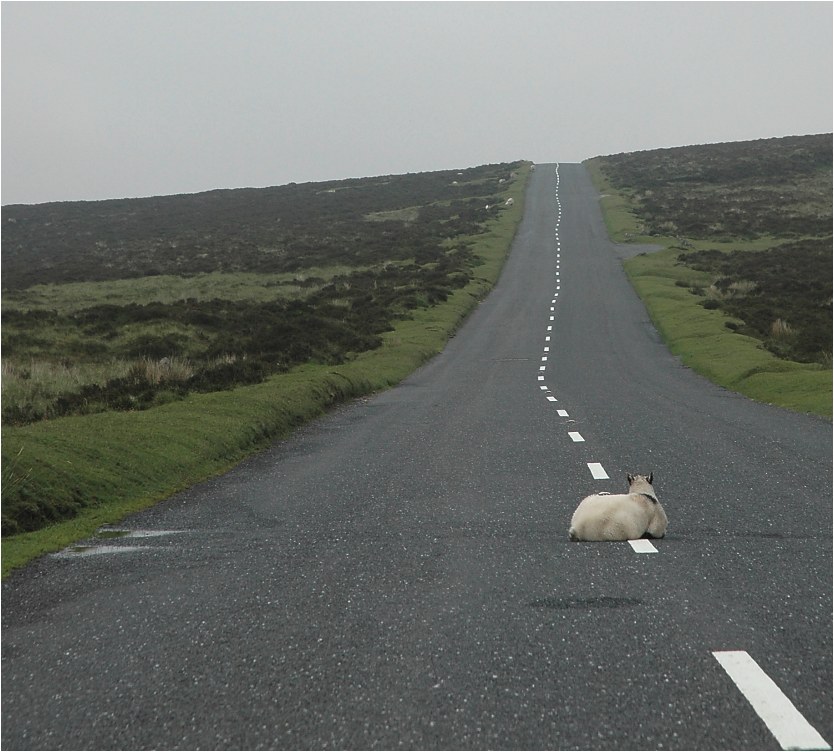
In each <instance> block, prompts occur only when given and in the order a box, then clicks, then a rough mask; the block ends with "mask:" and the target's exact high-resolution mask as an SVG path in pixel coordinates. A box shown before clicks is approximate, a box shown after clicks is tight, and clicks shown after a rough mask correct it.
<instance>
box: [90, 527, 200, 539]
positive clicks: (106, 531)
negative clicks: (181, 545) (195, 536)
mask: <svg viewBox="0 0 834 752" xmlns="http://www.w3.org/2000/svg"><path fill="white" fill-rule="evenodd" d="M185 532H187V531H185V530H124V529H120V528H100V529H99V530H97V531H96V538H105V539H107V538H159V537H161V536H164V535H179V534H180V533H185Z"/></svg>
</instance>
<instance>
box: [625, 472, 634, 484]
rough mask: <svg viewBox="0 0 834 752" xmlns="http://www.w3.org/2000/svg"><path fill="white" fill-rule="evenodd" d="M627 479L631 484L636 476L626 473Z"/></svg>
mask: <svg viewBox="0 0 834 752" xmlns="http://www.w3.org/2000/svg"><path fill="white" fill-rule="evenodd" d="M626 478H628V482H629V483H631V482H632V481H633V480H634V476H633V475H632V474H631V473H626Z"/></svg>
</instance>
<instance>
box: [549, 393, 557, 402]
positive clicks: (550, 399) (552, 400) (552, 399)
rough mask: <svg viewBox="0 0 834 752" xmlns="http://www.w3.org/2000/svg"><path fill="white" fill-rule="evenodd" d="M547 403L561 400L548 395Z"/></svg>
mask: <svg viewBox="0 0 834 752" xmlns="http://www.w3.org/2000/svg"><path fill="white" fill-rule="evenodd" d="M547 401H548V402H558V401H559V400H557V399H556V398H555V397H553V396H551V395H549V394H548V395H547Z"/></svg>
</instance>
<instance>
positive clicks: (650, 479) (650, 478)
mask: <svg viewBox="0 0 834 752" xmlns="http://www.w3.org/2000/svg"><path fill="white" fill-rule="evenodd" d="M652 478H654V473H653V472H651V473H649V483H650V484H651V482H652Z"/></svg>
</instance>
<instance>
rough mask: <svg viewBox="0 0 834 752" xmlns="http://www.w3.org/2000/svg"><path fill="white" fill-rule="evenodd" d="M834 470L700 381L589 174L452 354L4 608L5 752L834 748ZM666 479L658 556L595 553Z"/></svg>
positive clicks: (823, 456)
mask: <svg viewBox="0 0 834 752" xmlns="http://www.w3.org/2000/svg"><path fill="white" fill-rule="evenodd" d="M831 453H832V445H831V424H830V423H828V422H826V421H823V420H821V419H817V418H812V417H805V416H801V415H797V414H793V413H789V412H786V411H783V410H779V409H776V408H772V407H769V406H766V405H760V404H757V403H755V402H752V401H750V400H748V399H746V398H743V397H740V396H738V395H735V394H733V393H730V392H728V391H725V390H723V389H721V388H718V387H716V386H714V385H712V384H710V383H708V382H707V381H705V380H703V379H702V378H700V377H698V376H696V375H695V374H694V373H692V372H691V371H689V370H687V369H686V368H684V367H682V366H681V365H680V363H679V362H678V361H677V360H676V359H675V358H673V357H672V356H671V355H670V354H669V353H668V351H667V350H666V348H665V347H664V346H663V345H662V343H661V342H660V340H659V338H658V335H657V333H656V332H655V330H654V328H653V327H652V325H651V323H650V322H649V319H648V316H647V314H646V312H645V309H644V308H643V306H642V304H641V303H640V302H639V300H638V299H637V298H636V296H635V294H634V292H633V291H632V288H631V287H630V285H629V283H628V282H627V280H626V278H625V276H624V274H623V271H622V267H621V262H620V261H619V259H618V253H617V249H615V248H614V247H613V246H612V245H611V244H610V242H609V241H608V239H607V236H606V234H605V230H604V227H603V225H602V221H601V218H600V213H599V208H598V196H597V195H596V193H595V191H594V189H593V188H592V186H591V183H590V181H589V179H588V176H587V173H586V171H585V169H584V168H583V167H582V166H581V165H573V164H565V165H560V166H558V170H557V166H556V165H539V166H538V167H537V169H536V171H535V173H534V174H533V176H532V181H531V185H530V189H529V192H528V197H527V203H526V209H525V217H524V220H523V223H522V225H521V227H520V229H519V233H518V235H517V238H516V242H515V244H514V248H513V251H512V254H511V257H510V259H509V260H508V262H507V265H506V267H505V270H504V273H503V275H502V277H501V279H500V281H499V284H498V286H497V287H496V289H495V291H494V292H493V293H492V295H490V297H489V298H487V299H486V300H485V301H484V302H483V303H482V304H481V305H480V306H479V308H478V309H477V311H476V312H475V313H474V314H473V315H472V317H471V318H470V319H469V320H468V322H467V323H466V325H465V326H464V327H463V328H462V329H461V330H460V331H459V333H458V334H457V336H456V337H454V339H453V340H452V341H451V342H450V343H449V346H448V347H447V348H446V350H445V351H444V352H443V353H442V354H441V355H439V356H438V357H437V358H435V359H434V360H432V361H431V362H430V363H429V364H428V365H426V366H425V367H424V368H422V369H421V370H419V371H418V372H416V373H415V374H413V375H412V376H411V377H410V378H409V379H407V380H406V381H405V382H403V384H402V385H400V386H399V387H398V388H396V389H393V390H390V391H388V392H386V393H383V394H380V395H378V396H376V397H374V398H372V399H367V400H361V401H358V402H356V403H353V404H351V405H349V406H346V407H344V408H341V409H339V410H337V411H336V412H334V413H333V414H331V415H330V416H328V417H326V418H325V419H323V420H320V421H318V422H316V423H315V424H313V425H310V426H308V427H306V428H304V429H302V430H300V431H299V432H298V433H297V435H295V436H294V437H293V438H291V439H290V440H288V441H285V442H282V443H280V444H277V445H276V446H275V447H274V448H272V449H270V450H269V451H266V452H264V453H262V454H261V455H259V456H257V457H255V458H252V459H250V460H249V461H247V462H245V463H243V464H242V465H241V466H239V467H238V468H237V469H236V470H234V471H233V472H231V473H229V474H227V475H225V476H223V477H219V478H216V479H213V480H211V481H208V482H206V483H203V484H201V485H199V486H196V487H194V488H192V489H191V490H189V491H187V492H185V493H182V494H179V495H177V496H175V497H173V498H171V499H170V500H168V501H167V502H164V503H162V504H160V505H159V506H157V507H155V508H154V509H152V510H149V511H147V512H144V513H141V514H137V515H135V516H133V517H131V518H129V519H128V520H127V521H126V522H125V525H124V527H125V528H130V529H132V530H134V531H136V532H137V534H136V535H134V536H132V537H119V538H113V539H110V540H106V541H91V542H90V543H96V542H97V543H100V544H101V543H104V544H106V545H107V546H108V548H101V549H97V548H90V549H86V550H82V551H80V552H77V553H66V554H64V555H59V556H50V557H46V558H44V559H42V560H40V561H39V562H35V563H34V564H32V565H30V566H29V567H27V568H25V569H23V570H20V571H18V572H16V573H15V574H14V575H12V576H11V577H10V578H9V579H8V580H7V581H6V582H4V583H3V604H2V605H3V610H2V622H3V635H2V641H3V652H2V659H3V672H2V690H3V691H2V706H3V707H2V721H3V723H2V742H3V747H4V749H42V748H48V749H101V748H106V749H197V748H202V749H224V748H225V749H282V748H291V749H386V750H391V749H487V748H492V749H522V748H523V749H690V750H698V749H739V750H742V749H751V750H753V749H780V747H781V746H791V745H794V744H797V745H799V746H810V745H812V744H813V743H814V741H815V739H817V738H818V737H814V734H818V735H819V734H821V735H822V737H823V741H824V743H825V744H830V743H831V741H832V729H831V719H832V701H831V694H832V691H831V688H832V674H831V667H832V661H831V634H832V631H831V627H832V624H831V614H832V600H831V571H832V570H831V565H832V559H831V542H832V526H831V518H832V511H831V498H832V479H831V456H832V454H831ZM649 471H653V472H654V474H655V489H656V490H657V492H658V495H659V496H660V499H661V501H662V502H663V505H664V507H665V509H666V511H667V513H668V515H669V519H670V527H669V534H668V536H667V537H666V538H665V539H664V540H661V541H655V542H654V548H656V552H653V553H638V552H636V551H635V550H634V549H633V548H632V546H631V545H629V544H628V543H604V544H590V543H571V542H569V540H568V536H567V530H568V525H569V521H570V517H571V514H572V512H573V510H574V508H575V507H576V505H577V504H578V502H579V500H580V499H581V498H582V496H583V495H585V494H587V493H590V492H592V491H595V490H604V491H612V492H615V491H620V490H624V489H625V485H626V483H625V474H626V473H627V472H640V473H645V472H649ZM595 476H596V477H595ZM605 476H607V477H605ZM729 651H734V652H733V653H732V654H731V656H729V657H728V656H727V653H728V652H729ZM735 651H737V652H735ZM745 656H746V657H745ZM719 660H721V661H722V662H719ZM724 663H726V664H728V665H729V666H730V668H725V667H724V665H723V664H724ZM751 663H752V665H753V666H754V667H756V668H758V669H760V671H761V672H763V675H764V677H765V678H764V679H763V678H762V676H761V675H760V674H758V673H756V671H755V669H753V668H751V667H750V666H751ZM736 666H738V667H740V668H738V672H739V673H738V675H736V676H734V678H731V675H730V671H735V670H736V669H735V668H734V667H736ZM748 679H749V682H750V683H751V686H752V687H753V688H752V689H751V688H750V686H747V682H748ZM768 682H772V683H773V686H770V685H769V684H768ZM765 685H767V691H770V692H773V693H775V694H776V695H778V696H779V697H780V699H779V701H780V702H781V701H782V698H785V699H786V700H787V701H789V702H790V703H791V706H792V707H793V709H794V710H793V712H794V713H795V715H793V716H792V717H791V718H789V719H788V728H787V730H785V728H783V727H780V726H779V724H778V722H777V721H776V720H774V718H773V717H769V716H768V714H767V712H766V711H762V715H760V714H759V712H757V711H756V710H754V708H753V705H751V703H750V701H748V699H747V698H748V697H752V698H755V694H756V691H757V688H761V687H763V686H765ZM774 687H775V690H774ZM775 734H777V735H778V737H777V735H775Z"/></svg>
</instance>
